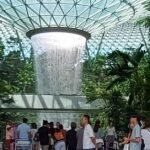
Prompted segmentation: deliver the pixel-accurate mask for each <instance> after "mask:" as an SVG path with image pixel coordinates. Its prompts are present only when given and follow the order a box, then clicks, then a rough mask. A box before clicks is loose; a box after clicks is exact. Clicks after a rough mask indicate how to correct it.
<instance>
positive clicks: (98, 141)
mask: <svg viewBox="0 0 150 150" xmlns="http://www.w3.org/2000/svg"><path fill="white" fill-rule="evenodd" d="M93 130H94V134H95V138H96V147H97V149H101V148H102V146H103V145H104V142H103V139H102V134H101V132H100V120H96V121H95V125H94V128H93Z"/></svg>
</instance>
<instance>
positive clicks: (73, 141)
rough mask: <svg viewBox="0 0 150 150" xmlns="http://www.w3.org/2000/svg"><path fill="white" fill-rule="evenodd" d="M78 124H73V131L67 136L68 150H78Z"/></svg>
mask: <svg viewBox="0 0 150 150" xmlns="http://www.w3.org/2000/svg"><path fill="white" fill-rule="evenodd" d="M75 129H76V123H74V122H72V123H71V130H69V131H68V132H67V134H66V145H67V148H68V150H76V146H77V137H76V134H77V133H76V131H75Z"/></svg>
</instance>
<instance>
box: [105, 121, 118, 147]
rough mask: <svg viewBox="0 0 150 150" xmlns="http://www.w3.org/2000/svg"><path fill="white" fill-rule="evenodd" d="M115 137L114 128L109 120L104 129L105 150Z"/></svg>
mask: <svg viewBox="0 0 150 150" xmlns="http://www.w3.org/2000/svg"><path fill="white" fill-rule="evenodd" d="M116 138H117V135H116V129H115V127H114V126H113V123H112V122H110V123H109V126H108V127H107V131H106V150H108V149H109V145H110V144H111V143H112V144H114V141H115V139H116Z"/></svg>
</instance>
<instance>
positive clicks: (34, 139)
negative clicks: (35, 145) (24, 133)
mask: <svg viewBox="0 0 150 150" xmlns="http://www.w3.org/2000/svg"><path fill="white" fill-rule="evenodd" d="M33 141H35V142H38V141H40V138H39V134H38V133H37V132H36V133H35V135H34V138H33Z"/></svg>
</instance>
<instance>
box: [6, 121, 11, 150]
mask: <svg viewBox="0 0 150 150" xmlns="http://www.w3.org/2000/svg"><path fill="white" fill-rule="evenodd" d="M12 136H13V135H12V126H11V122H8V123H7V125H6V137H5V139H6V141H5V142H6V148H7V149H8V150H10V145H11V143H12V139H13V137H12Z"/></svg>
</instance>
